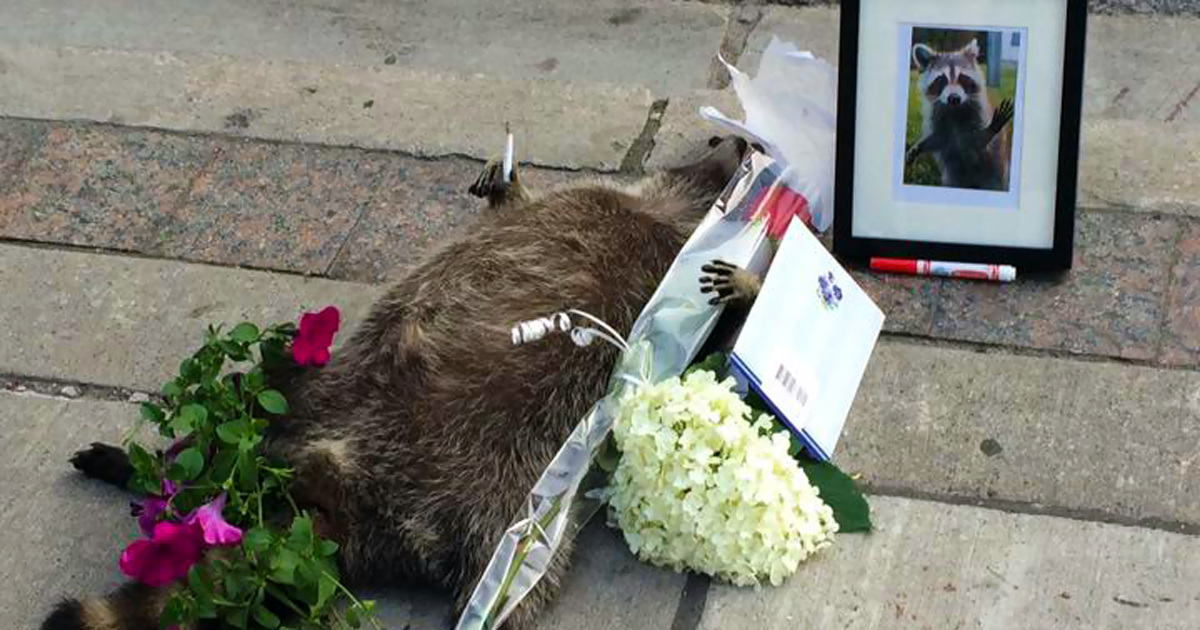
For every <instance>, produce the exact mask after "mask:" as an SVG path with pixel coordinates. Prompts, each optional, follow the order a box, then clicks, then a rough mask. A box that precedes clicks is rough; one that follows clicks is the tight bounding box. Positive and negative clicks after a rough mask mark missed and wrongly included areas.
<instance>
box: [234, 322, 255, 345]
mask: <svg viewBox="0 0 1200 630" xmlns="http://www.w3.org/2000/svg"><path fill="white" fill-rule="evenodd" d="M229 337H230V338H231V339H233V340H234V341H237V342H240V343H250V342H251V341H255V340H257V339H258V326H255V325H254V324H251V323H250V322H242V323H241V324H238V325H237V326H234V327H233V330H231V331H229Z"/></svg>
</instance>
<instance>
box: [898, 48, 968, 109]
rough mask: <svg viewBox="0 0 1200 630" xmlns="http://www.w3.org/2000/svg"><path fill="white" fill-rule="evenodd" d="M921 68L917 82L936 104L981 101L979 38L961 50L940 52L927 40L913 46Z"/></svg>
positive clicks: (914, 56)
mask: <svg viewBox="0 0 1200 630" xmlns="http://www.w3.org/2000/svg"><path fill="white" fill-rule="evenodd" d="M912 57H913V61H914V62H915V63H916V64H917V68H919V69H920V72H921V74H920V77H919V78H918V80H917V85H918V86H920V88H921V94H922V95H923V97H924V99H925V102H926V103H929V104H931V105H933V106H934V107H935V108H936V107H959V106H961V105H965V104H975V103H978V102H979V100H980V98H981V93H982V90H983V73H982V71H981V70H980V68H979V62H978V57H979V44H978V42H976V41H975V40H971V43H969V44H967V45H966V46H965V47H964V48H962V49H961V50H957V51H955V52H949V53H939V52H936V51H934V50H933V49H932V48H930V47H929V46H927V45H925V44H917V45H916V46H913V50H912Z"/></svg>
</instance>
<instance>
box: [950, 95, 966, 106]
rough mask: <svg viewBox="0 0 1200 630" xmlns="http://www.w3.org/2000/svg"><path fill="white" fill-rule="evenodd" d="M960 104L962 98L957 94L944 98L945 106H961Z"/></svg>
mask: <svg viewBox="0 0 1200 630" xmlns="http://www.w3.org/2000/svg"><path fill="white" fill-rule="evenodd" d="M962 102H963V99H962V97H961V96H959V95H957V94H951V95H950V96H947V97H946V104H948V105H962Z"/></svg>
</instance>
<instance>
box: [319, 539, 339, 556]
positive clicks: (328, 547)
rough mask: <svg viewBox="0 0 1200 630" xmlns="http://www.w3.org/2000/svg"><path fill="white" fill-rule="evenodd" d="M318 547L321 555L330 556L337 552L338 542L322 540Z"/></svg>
mask: <svg viewBox="0 0 1200 630" xmlns="http://www.w3.org/2000/svg"><path fill="white" fill-rule="evenodd" d="M318 549H319V550H320V552H321V555H322V556H332V555H333V554H335V553H337V550H338V544H337V543H335V542H333V541H332V540H322V541H321V545H320V546H319V547H318Z"/></svg>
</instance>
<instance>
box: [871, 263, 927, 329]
mask: <svg viewBox="0 0 1200 630" xmlns="http://www.w3.org/2000/svg"><path fill="white" fill-rule="evenodd" d="M850 273H851V275H852V276H854V281H855V282H857V283H858V286H860V287H862V290H863V291H865V292H866V294H867V295H868V296H870V298H871V299H872V300H873V301H874V302H875V305H876V306H878V307H879V309H880V310H882V311H883V315H884V320H883V329H884V331H886V332H893V333H909V334H914V335H927V334H929V331H930V329H931V328H932V327H933V310H934V307H935V305H936V303H937V298H938V292H939V290H940V287H941V284H942V283H941V282H940V281H939V279H937V278H927V277H922V276H904V275H899V274H884V273H875V272H873V271H871V270H870V269H866V268H854V269H851V272H850Z"/></svg>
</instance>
